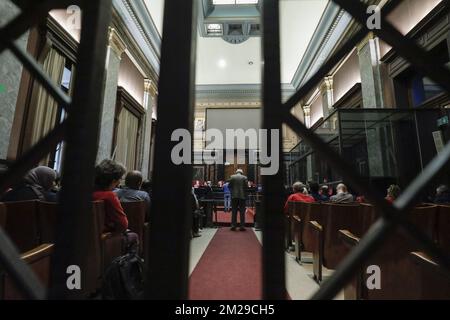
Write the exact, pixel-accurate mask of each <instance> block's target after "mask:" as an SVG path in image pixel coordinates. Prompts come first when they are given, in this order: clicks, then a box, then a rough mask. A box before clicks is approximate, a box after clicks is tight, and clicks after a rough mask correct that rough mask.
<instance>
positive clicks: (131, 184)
mask: <svg viewBox="0 0 450 320" xmlns="http://www.w3.org/2000/svg"><path fill="white" fill-rule="evenodd" d="M125 185H126V186H127V187H128V188H130V189H134V190H139V189H141V185H142V173H141V172H139V171H130V172H128V173H127V176H126V177H125Z"/></svg>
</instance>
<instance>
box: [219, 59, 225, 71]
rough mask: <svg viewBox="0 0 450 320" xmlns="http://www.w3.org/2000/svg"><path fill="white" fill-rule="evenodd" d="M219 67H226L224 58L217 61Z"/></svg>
mask: <svg viewBox="0 0 450 320" xmlns="http://www.w3.org/2000/svg"><path fill="white" fill-rule="evenodd" d="M218 65H219V68H222V69H224V68H226V67H227V62H226V61H225V59H220V60H219V62H218Z"/></svg>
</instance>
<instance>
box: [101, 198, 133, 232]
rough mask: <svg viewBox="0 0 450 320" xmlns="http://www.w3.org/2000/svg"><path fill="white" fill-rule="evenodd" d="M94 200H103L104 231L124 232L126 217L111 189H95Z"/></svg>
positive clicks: (126, 225) (126, 223)
mask: <svg viewBox="0 0 450 320" xmlns="http://www.w3.org/2000/svg"><path fill="white" fill-rule="evenodd" d="M92 198H93V200H94V201H101V200H103V201H104V202H105V228H106V231H112V232H124V231H125V230H127V229H128V219H127V216H126V214H125V212H124V211H123V208H122V205H121V204H120V201H119V198H117V195H116V194H115V193H114V192H112V191H95V192H94V194H93V196H92Z"/></svg>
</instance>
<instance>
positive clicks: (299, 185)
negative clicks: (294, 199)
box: [292, 181, 306, 193]
mask: <svg viewBox="0 0 450 320" xmlns="http://www.w3.org/2000/svg"><path fill="white" fill-rule="evenodd" d="M305 187H306V186H305V185H304V184H303V183H302V182H300V181H298V182H296V183H294V184H293V185H292V189H293V190H294V192H295V193H297V192H303V189H304V188H305Z"/></svg>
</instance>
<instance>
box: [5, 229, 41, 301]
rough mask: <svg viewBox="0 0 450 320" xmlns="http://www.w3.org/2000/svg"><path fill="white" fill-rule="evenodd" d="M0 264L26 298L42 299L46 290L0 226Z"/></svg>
mask: <svg viewBox="0 0 450 320" xmlns="http://www.w3.org/2000/svg"><path fill="white" fill-rule="evenodd" d="M0 265H1V266H2V268H4V270H5V271H6V272H7V273H8V274H9V276H11V277H12V279H13V281H14V283H15V285H16V286H17V288H18V289H19V291H20V292H21V293H22V294H23V295H24V296H25V297H26V298H28V299H33V300H43V299H45V297H46V290H45V288H44V287H43V286H42V285H41V283H40V282H39V280H38V279H37V277H36V275H35V274H34V272H33V271H32V270H31V269H30V267H29V266H28V265H27V264H26V263H25V262H23V261H22V259H21V258H20V255H19V253H18V252H17V249H16V248H15V246H14V244H13V243H12V242H11V240H10V239H9V237H8V236H7V235H6V234H5V232H4V231H3V230H2V228H0Z"/></svg>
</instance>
